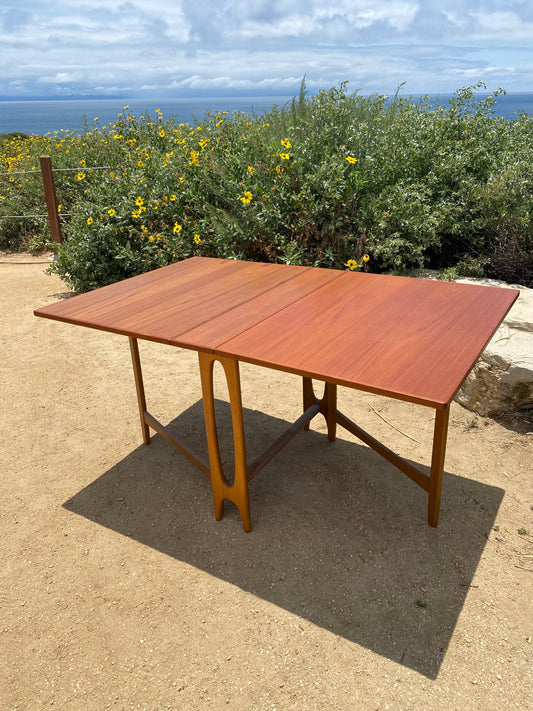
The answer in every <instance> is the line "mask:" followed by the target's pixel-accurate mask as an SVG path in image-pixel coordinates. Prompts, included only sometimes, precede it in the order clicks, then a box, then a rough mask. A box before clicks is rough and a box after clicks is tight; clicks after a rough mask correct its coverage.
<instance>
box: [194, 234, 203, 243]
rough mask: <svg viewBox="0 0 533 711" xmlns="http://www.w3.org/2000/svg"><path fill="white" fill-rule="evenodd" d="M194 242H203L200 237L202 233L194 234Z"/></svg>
mask: <svg viewBox="0 0 533 711" xmlns="http://www.w3.org/2000/svg"><path fill="white" fill-rule="evenodd" d="M194 243H195V244H202V240H201V238H200V235H194Z"/></svg>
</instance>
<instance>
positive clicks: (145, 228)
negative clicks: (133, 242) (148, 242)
mask: <svg viewBox="0 0 533 711" xmlns="http://www.w3.org/2000/svg"><path fill="white" fill-rule="evenodd" d="M141 230H142V231H143V232H144V233H146V232H148V227H146V226H145V225H141Z"/></svg>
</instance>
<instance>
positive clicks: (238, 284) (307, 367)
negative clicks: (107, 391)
mask: <svg viewBox="0 0 533 711" xmlns="http://www.w3.org/2000/svg"><path fill="white" fill-rule="evenodd" d="M518 293H519V292H518V291H517V290H515V289H500V288H493V287H485V286H476V285H469V284H456V283H450V282H440V281H430V280H424V279H410V278H406V277H394V276H385V275H377V274H366V273H350V272H343V271H338V270H327V269H315V268H311V267H298V266H287V265H280V264H262V263H256V262H240V261H233V260H223V259H211V258H202V257H193V258H191V259H188V260H185V261H182V262H177V263H176V264H172V265H170V266H168V267H163V268H162V269H157V270H155V271H152V272H148V273H146V274H142V275H139V276H136V277H132V278H131V279H127V280H125V281H122V282H118V283H116V284H112V285H110V286H106V287H103V288H101V289H97V290H95V291H92V292H89V293H87V294H81V295H78V296H74V297H72V298H69V299H66V300H64V301H61V302H58V303H56V304H52V305H50V306H45V307H43V308H41V309H37V310H36V311H35V314H36V315H37V316H42V317H45V318H51V319H56V320H59V321H66V322H68V323H74V324H78V325H82V326H88V327H91V328H97V329H102V330H106V331H112V332H115V333H121V334H124V335H127V336H129V337H133V338H142V339H148V340H153V341H160V342H163V343H170V344H172V345H176V346H182V347H186V348H192V349H194V350H198V351H206V352H212V353H217V354H218V355H221V356H229V357H231V358H234V359H236V360H242V361H247V362H250V363H256V364H259V365H263V366H266V367H270V368H277V369H280V370H285V371H289V372H293V373H297V374H299V375H303V376H305V377H312V378H318V379H321V380H325V381H329V382H332V383H336V384H339V385H346V386H349V387H356V388H360V389H363V390H368V391H371V392H376V393H380V394H385V395H391V396H393V397H399V398H401V399H404V400H407V401H411V402H417V403H421V404H425V405H431V406H433V407H437V408H441V407H444V406H446V404H448V403H449V402H450V401H451V399H452V398H453V396H454V394H455V392H456V391H457V389H458V388H459V386H460V385H461V383H462V381H463V380H464V378H465V377H466V375H467V374H468V372H469V371H470V369H471V368H472V366H473V364H474V363H475V361H476V359H477V357H478V356H479V354H480V353H481V351H482V350H483V348H484V347H485V345H486V344H487V342H488V341H489V340H490V338H491V336H492V334H493V333H494V331H495V330H496V328H497V327H498V325H499V324H500V322H501V321H502V319H503V318H504V316H505V314H506V313H507V311H508V310H509V309H510V307H511V306H512V304H513V303H514V301H515V300H516V298H517V296H518Z"/></svg>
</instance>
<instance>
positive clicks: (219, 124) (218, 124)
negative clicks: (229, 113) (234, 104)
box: [215, 119, 224, 128]
mask: <svg viewBox="0 0 533 711" xmlns="http://www.w3.org/2000/svg"><path fill="white" fill-rule="evenodd" d="M223 123H224V119H220V121H217V123H216V124H215V126H216V127H217V128H220V127H221V126H222V124H223Z"/></svg>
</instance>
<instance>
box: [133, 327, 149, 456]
mask: <svg viewBox="0 0 533 711" xmlns="http://www.w3.org/2000/svg"><path fill="white" fill-rule="evenodd" d="M130 351H131V360H132V363H133V374H134V376H135V387H136V389H137V403H138V404H139V414H140V416H141V429H142V433H143V442H144V443H145V444H150V428H149V427H148V425H147V424H146V421H145V417H144V416H145V413H146V397H145V394H144V384H143V376H142V370H141V359H140V356H139V344H138V343H137V339H136V338H133V337H132V336H130Z"/></svg>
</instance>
